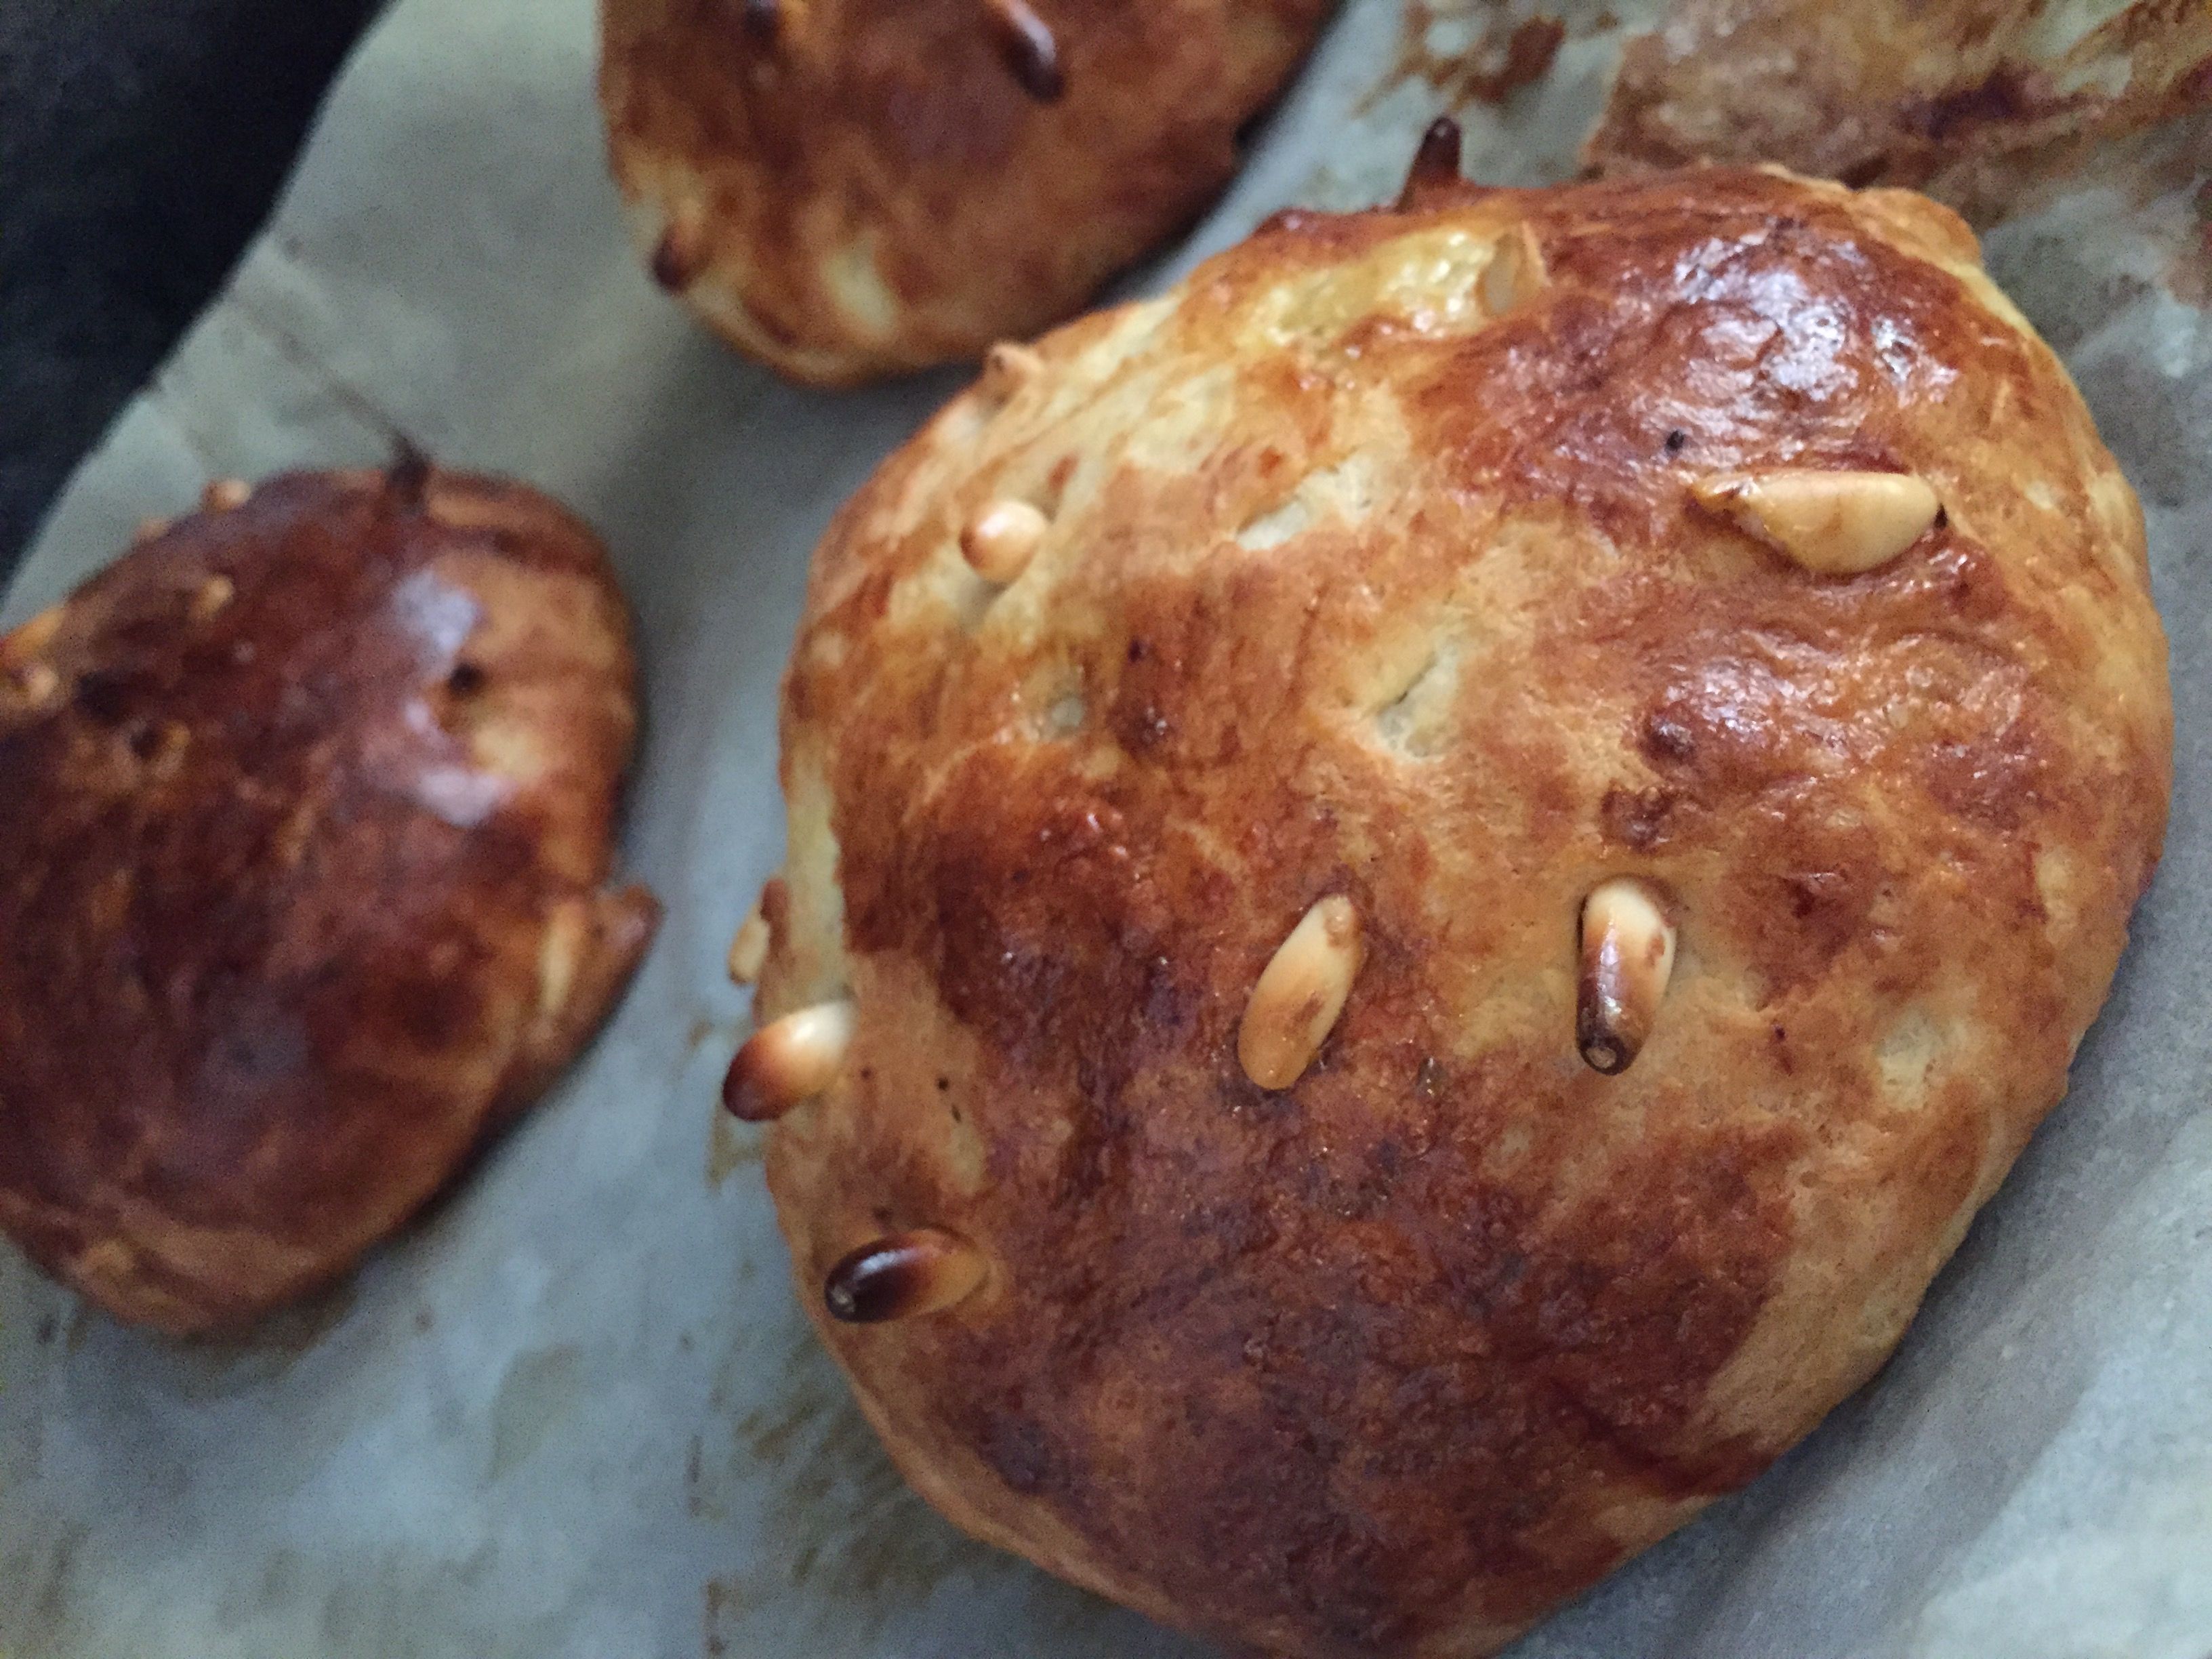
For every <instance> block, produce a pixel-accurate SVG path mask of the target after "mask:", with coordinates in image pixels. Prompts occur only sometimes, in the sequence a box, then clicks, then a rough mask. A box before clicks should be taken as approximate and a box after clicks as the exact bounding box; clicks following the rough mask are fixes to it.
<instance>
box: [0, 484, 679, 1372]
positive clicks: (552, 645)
mask: <svg viewBox="0 0 2212 1659" xmlns="http://www.w3.org/2000/svg"><path fill="white" fill-rule="evenodd" d="M244 496H246V491H245V489H244V487H243V486H236V487H234V492H233V494H232V495H229V496H228V497H225V496H223V495H222V494H221V492H220V490H218V491H217V492H216V500H217V501H220V502H221V505H220V506H218V507H214V508H212V509H211V510H210V511H208V512H205V513H199V514H196V515H194V516H193V517H191V518H189V519H187V520H184V521H182V522H181V523H179V524H178V525H177V526H174V527H173V528H172V529H168V530H167V531H165V532H159V533H156V534H155V535H154V536H153V537H152V538H150V539H149V540H148V541H146V542H144V543H143V544H141V545H140V546H139V547H137V549H135V550H133V551H131V553H130V554H128V555H127V556H125V557H124V558H123V559H122V560H121V561H120V562H118V563H117V564H116V565H114V566H113V567H112V568H110V569H108V570H107V571H106V572H105V573H104V574H100V575H99V576H96V577H94V579H93V580H91V581H89V582H88V583H87V584H86V585H85V586H83V587H82V588H80V589H79V590H78V591H77V592H76V593H75V594H74V595H72V596H71V597H70V599H68V600H67V601H66V602H65V603H64V604H63V605H58V606H57V607H56V608H55V609H53V610H52V611H47V612H46V613H45V614H44V615H42V616H40V617H35V618H33V620H32V621H31V622H30V623H27V624H26V625H25V626H24V627H22V628H21V629H18V630H16V632H15V633H14V634H12V635H9V636H7V637H6V638H5V639H4V640H0V799H4V800H5V801H6V802H7V803H8V806H7V811H5V813H4V814H0V1227H4V1229H5V1230H6V1231H7V1232H9V1234H10V1235H12V1236H13V1237H14V1238H15V1241H16V1242H17V1243H19V1244H21V1246H22V1247H23V1248H24V1249H26V1250H27V1252H28V1253H29V1254H30V1255H32V1257H33V1259H35V1260H36V1261H38V1262H39V1263H40V1266H42V1267H45V1268H46V1270H47V1271H48V1272H50V1273H53V1274H55V1275H56V1276H57V1277H58V1278H60V1279H63V1280H64V1281H65V1282H67V1283H68V1284H70V1285H73V1286H75V1287H76V1289H77V1290H79V1291H82V1292H83V1293H84V1294H85V1295H86V1296H88V1297H91V1298H93V1299H94V1301H97V1302H99V1303H100V1304H102V1305H103V1306H105V1307H106V1308H107V1309H108V1310H109V1311H111V1312H112V1313H114V1314H115V1315H116V1316H118V1317H120V1318H123V1319H126V1320H131V1321H135V1322H141V1323H144V1324H148V1325H152V1326H155V1327H157V1328H161V1329H163V1330H166V1331H169V1332H173V1333H179V1334H184V1333H191V1332H197V1331H204V1330H208V1329H213V1328H226V1327H235V1326H238V1325H240V1324H242V1323H244V1322H247V1321H249V1320H251V1319H252V1318H254V1317H256V1316H258V1315H260V1314H262V1313H264V1312H266V1311H267V1310H270V1308H272V1307H274V1306H276V1304H279V1303H281V1302H283V1301H286V1300H289V1299H290V1298H292V1297H297V1296H299V1295H301V1294H302V1293H304V1292H306V1291H309V1290H312V1289H313V1288H314V1287H315V1286H317V1285H321V1284H324V1283H325V1282H327V1281H328V1280H330V1279H332V1278H334V1277H336V1276H337V1275H338V1274H339V1273H343V1272H344V1271H345V1270H346V1269H347V1268H349V1267H350V1266H351V1265H352V1264H353V1262H354V1261H355V1260H356V1258H357V1257H358V1256H359V1255H361V1253H362V1251H363V1250H365V1249H368V1247H369V1246H370V1245H371V1244H373V1243H375V1242H376V1241H377V1240H378V1239H380V1238H381V1237H384V1236H385V1235H386V1234H387V1233H389V1232H390V1231H392V1230H393V1229H394V1228H395V1227H397V1226H398V1225H400V1224H401V1223H402V1222H403V1221H404V1220H405V1219H406V1218H408V1217H409V1216H410V1215H411V1214H413V1213H414V1212H415V1211H416V1209H418V1208H419V1207H420V1206H422V1203H423V1202H424V1201H425V1200H427V1199H428V1198H429V1197H430V1196H431V1195H432V1194H434V1193H435V1192H436V1191H437V1190H438V1188H441V1186H443V1185H444V1184H445V1183H446V1182H447V1180H448V1179H449V1178H450V1177H451V1176H453V1174H454V1173H455V1171H456V1170H458V1169H459V1168H460V1166H461V1165H462V1164H464V1163H465V1161H466V1160H467V1159H468V1158H469V1156H470V1155H471V1152H474V1151H475V1149H476V1148H477V1146H479V1144H480V1143H481V1142H482V1141H483V1138H484V1136H485V1134H486V1133H488V1132H489V1130H490V1129H492V1128H493V1127H495V1126H496V1125H498V1124H499V1123H501V1122H502V1121H505V1120H507V1118H509V1117H511V1116H513V1115H515V1114H516V1113H518V1112H520V1110H521V1109H523V1108H525V1107H526V1106H527V1105H528V1104H529V1103H531V1101H532V1100H533V1099H534V1098H535V1097H536V1096H537V1095H538V1092H539V1091H542V1090H543V1089H544V1087H545V1086H546V1085H547V1084H548V1083H550V1081H551V1079H553V1077H554V1076H555V1075H556V1073H558V1071H559V1070H560V1069H561V1067H562V1066H564V1065H565V1064H566V1063H567V1062H568V1060H569V1058H570V1057H571V1056H572V1055H573V1054H574V1053H575V1051H576V1050H577V1049H578V1048H580V1047H581V1045H582V1044H583V1043H584V1042H585V1041H586V1039H587V1038H588V1037H589V1036H591V1034H592V1031H593V1030H595V1029H596V1028H597V1026H598V1025H599V1022H600V1020H601V1019H602V1018H604V1016H605V1013H606V1012H607V1011H608V1010H609V1009H610V1008H611V1006H613V1003H614V1001H615V1000H616V998H617V996H618V995H619V994H620V992H621V990H622V987H623V985H624V984H625V983H627V981H628V980H629V974H630V970H631V969H632V968H633V967H634V966H635V963H636V962H637V960H638V958H639V957H640V956H641V954H642V952H643V951H644V948H645V946H646V945H647V942H648V940H649V939H650V938H651V936H652V933H653V927H654V924H655V922H656V921H657V920H658V915H659V911H658V908H657V907H656V906H655V904H654V903H653V899H652V897H651V896H650V895H649V894H647V892H646V891H645V890H643V889H642V888H639V887H629V888H622V889H613V888H610V887H609V886H608V885H607V878H608V872H609V869H610V866H611V860H612V852H613V843H612V826H613V819H614V812H615V806H616V801H617V792H618V789H619V787H620V781H621V778H622V774H623V769H624V768H625V767H626V765H627V764H628V762H629V752H630V745H631V740H632V737H633V733H634V731H635V725H636V702H635V696H636V693H635V665H634V663H633V660H632V658H631V653H630V645H629V612H628V611H627V608H626V607H625V606H624V605H623V599H622V597H621V594H620V592H619V591H618V590H617V588H616V586H615V584H614V579H613V575H612V573H611V571H610V569H609V568H608V566H607V563H606V560H605V555H604V553H603V551H602V550H601V549H600V547H599V543H598V542H597V540H596V539H595V538H593V537H592V534H591V532H589V531H588V530H587V529H586V527H585V526H583V525H582V524H581V523H580V522H579V521H578V520H575V519H574V518H573V517H572V516H571V515H569V514H568V513H567V512H565V511H564V510H562V508H560V507H556V505H555V504H554V503H552V502H551V501H548V500H547V499H546V498H544V496H542V495H538V494H537V493H536V492H534V491H532V490H529V489H523V488H521V487H520V486H517V485H513V484H508V483H500V482H497V481H495V480H492V479H488V478H479V477H466V476H459V475H453V474H447V473H443V472H438V471H429V470H427V469H424V468H422V467H419V466H413V465H410V466H405V467H402V468H400V469H398V470H397V471H394V472H393V473H392V474H390V475H386V474H382V473H372V472H359V473H332V474H313V475H307V474H303V475H298V476H294V477H286V478H281V479H278V480H276V481H275V482H272V483H269V484H267V485H265V486H264V487H263V488H262V489H259V490H258V491H256V492H252V494H251V495H250V498H247V499H245V500H244V501H243V504H242V505H234V504H232V503H234V502H235V501H237V500H238V499H239V498H240V497H244Z"/></svg>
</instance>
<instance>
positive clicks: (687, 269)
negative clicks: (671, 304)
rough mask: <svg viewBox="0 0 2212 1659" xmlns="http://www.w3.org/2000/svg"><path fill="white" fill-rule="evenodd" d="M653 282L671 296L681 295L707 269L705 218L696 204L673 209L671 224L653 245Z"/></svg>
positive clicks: (669, 221) (670, 214)
mask: <svg viewBox="0 0 2212 1659" xmlns="http://www.w3.org/2000/svg"><path fill="white" fill-rule="evenodd" d="M651 264H652V270H653V281H654V282H656V283H659V284H660V286H661V287H662V288H664V289H667V290H668V292H669V293H671V294H682V293H684V291H685V290H686V289H689V288H690V286H691V284H692V283H696V282H697V281H698V280H699V278H700V276H702V274H703V273H704V272H705V270H706V269H707V221H706V216H705V215H704V214H703V213H702V211H701V210H700V209H699V207H698V205H697V204H696V203H690V202H686V203H683V204H679V205H678V206H676V207H673V208H671V209H670V210H669V214H668V223H667V225H666V226H665V228H663V229H662V231H661V233H660V240H659V241H658V242H656V243H654V244H653V259H652V262H651Z"/></svg>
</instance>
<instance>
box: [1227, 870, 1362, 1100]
mask: <svg viewBox="0 0 2212 1659" xmlns="http://www.w3.org/2000/svg"><path fill="white" fill-rule="evenodd" d="M1363 955H1364V945H1363V942H1362V940H1361V938H1360V927H1359V913H1358V911H1357V910H1355V909H1354V908H1352V901H1351V900H1350V899H1348V898H1346V897H1345V896H1344V895H1343V894H1341V893H1332V894H1330V895H1329V896H1328V897H1327V898H1325V899H1322V900H1321V901H1320V902H1318V903H1316V905H1314V907H1313V908H1311V909H1310V910H1308V911H1307V912H1306V913H1305V915H1304V916H1303V917H1302V918H1300V919H1299V921H1298V925H1297V927H1293V928H1291V933H1290V937H1289V938H1287V939H1285V940H1284V941H1283V942H1282V944H1281V945H1280V946H1279V947H1278V948H1277V950H1276V951H1275V954H1274V957H1273V959H1272V960H1271V961H1270V962H1269V963H1267V967H1266V968H1265V969H1263V970H1262V971H1261V975H1260V978H1259V981H1258V983H1256V984H1255V985H1254V986H1253V987H1252V1000H1250V1001H1249V1003H1247V1004H1246V1005H1245V1007H1244V1024H1243V1027H1242V1028H1241V1029H1240V1030H1238V1032H1237V1061H1238V1063H1239V1064H1241V1065H1242V1066H1243V1067H1244V1074H1245V1076H1247V1077H1249V1078H1250V1079H1252V1081H1253V1082H1255V1083H1256V1084H1258V1085H1260V1086H1261V1088H1262V1089H1287V1088H1289V1087H1290V1086H1291V1085H1292V1084H1293V1083H1296V1082H1297V1080H1298V1079H1299V1078H1300V1077H1301V1076H1302V1075H1304V1072H1305V1069H1306V1067H1307V1066H1310V1065H1311V1064H1312V1063H1313V1057H1314V1055H1315V1054H1317V1053H1319V1052H1320V1049H1321V1045H1322V1042H1323V1041H1325V1040H1326V1039H1327V1037H1328V1034H1329V1031H1330V1030H1331V1029H1332V1028H1333V1027H1334V1025H1335V1024H1336V1021H1337V1016H1339V1015H1340V1014H1341V1013H1342V1012H1344V1002H1345V999H1346V997H1348V996H1349V995H1351V994H1352V981H1353V980H1354V979H1356V978H1358V975H1359V964H1360V962H1361V960H1362V958H1363Z"/></svg>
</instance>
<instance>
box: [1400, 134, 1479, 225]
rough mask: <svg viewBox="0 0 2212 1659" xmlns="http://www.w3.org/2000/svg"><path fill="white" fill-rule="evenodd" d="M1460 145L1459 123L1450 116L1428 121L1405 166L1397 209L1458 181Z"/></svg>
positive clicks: (1409, 205) (1462, 147) (1418, 202)
mask: <svg viewBox="0 0 2212 1659" xmlns="http://www.w3.org/2000/svg"><path fill="white" fill-rule="evenodd" d="M1464 147H1465V143H1464V140H1463V139H1462V137H1461V135H1460V129H1459V123H1458V122H1456V121H1455V120H1453V119H1452V118H1451V117H1450V116H1449V115H1439V116H1438V117H1437V118H1436V119H1435V120H1433V121H1431V122H1430V123H1429V125H1428V129H1427V131H1425V132H1423V133H1422V134H1421V142H1420V144H1419V147H1418V148H1417V149H1415V150H1414V151H1413V163H1412V165H1411V166H1409V167H1407V169H1406V182H1405V184H1404V185H1403V186H1402V187H1401V189H1400V190H1399V191H1398V206H1399V209H1400V210H1401V211H1404V210H1408V209H1412V208H1415V207H1418V206H1419V205H1420V203H1421V198H1422V197H1424V196H1426V195H1430V194H1431V193H1433V192H1435V191H1443V190H1448V189H1449V188H1450V187H1451V186H1453V185H1456V184H1458V183H1459V182H1460V170H1459V167H1460V161H1461V156H1462V150H1463V149H1464Z"/></svg>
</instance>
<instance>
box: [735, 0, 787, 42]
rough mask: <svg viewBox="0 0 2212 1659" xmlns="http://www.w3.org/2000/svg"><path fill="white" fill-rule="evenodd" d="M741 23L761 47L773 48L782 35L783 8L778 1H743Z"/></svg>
mask: <svg viewBox="0 0 2212 1659" xmlns="http://www.w3.org/2000/svg"><path fill="white" fill-rule="evenodd" d="M741 21H743V22H744V30H745V33H747V34H750V36H752V38H753V39H754V40H757V41H759V42H760V43H761V44H762V45H763V46H773V45H775V39H776V36H777V35H778V34H780V33H782V29H783V7H782V6H781V3H779V0H744V13H743V15H742V20H741Z"/></svg>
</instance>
